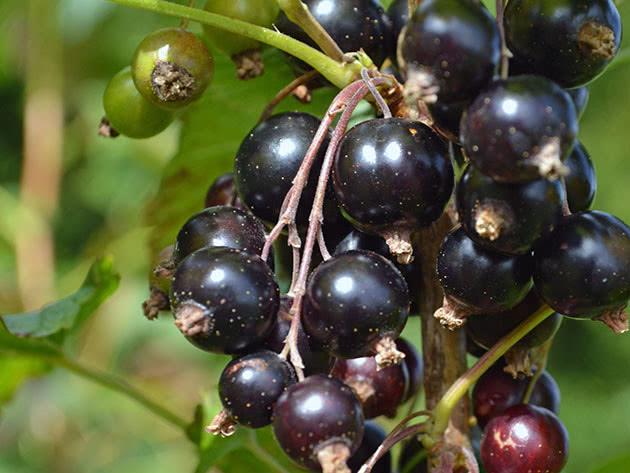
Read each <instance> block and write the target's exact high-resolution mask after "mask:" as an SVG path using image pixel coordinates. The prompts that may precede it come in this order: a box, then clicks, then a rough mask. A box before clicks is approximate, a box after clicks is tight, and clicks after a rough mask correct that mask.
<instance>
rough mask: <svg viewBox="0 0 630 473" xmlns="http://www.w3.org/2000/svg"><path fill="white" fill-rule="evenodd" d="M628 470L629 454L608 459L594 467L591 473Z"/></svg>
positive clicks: (617, 472) (620, 472)
mask: <svg viewBox="0 0 630 473" xmlns="http://www.w3.org/2000/svg"><path fill="white" fill-rule="evenodd" d="M627 471H630V455H624V456H622V457H617V458H615V459H613V460H610V461H609V462H608V463H606V465H604V466H602V467H599V468H596V469H595V470H593V471H592V472H591V473H622V472H627Z"/></svg>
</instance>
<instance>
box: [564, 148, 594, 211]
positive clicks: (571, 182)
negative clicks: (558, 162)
mask: <svg viewBox="0 0 630 473" xmlns="http://www.w3.org/2000/svg"><path fill="white" fill-rule="evenodd" d="M564 164H565V165H566V167H567V168H569V174H568V175H566V176H565V177H564V183H565V185H566V186H567V201H568V204H569V209H570V210H571V212H573V213H575V212H581V211H582V210H588V209H589V207H590V206H591V204H592V203H593V199H594V198H595V193H596V192H597V176H596V175H595V167H594V166H593V161H592V160H591V156H590V155H589V154H588V151H586V148H584V145H582V143H580V142H579V141H578V142H577V143H576V144H575V148H573V151H572V152H571V154H570V155H569V157H568V158H567V159H566V160H565V161H564Z"/></svg>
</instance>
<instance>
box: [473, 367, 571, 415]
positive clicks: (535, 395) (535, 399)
mask: <svg viewBox="0 0 630 473" xmlns="http://www.w3.org/2000/svg"><path fill="white" fill-rule="evenodd" d="M531 380H532V378H522V379H521V378H517V379H514V378H513V377H512V375H510V374H508V373H506V372H505V371H503V366H502V365H500V364H499V365H494V366H493V367H492V368H490V369H489V370H488V371H486V372H485V373H484V374H483V375H482V376H481V378H479V381H477V383H476V384H475V387H474V389H473V392H472V404H473V410H474V413H475V417H476V418H477V421H478V422H479V425H480V426H481V427H483V426H485V425H486V424H487V423H488V422H489V421H490V420H491V419H493V418H494V417H496V416H498V415H501V414H502V413H503V411H505V410H506V409H507V408H508V407H512V406H515V405H517V404H521V403H522V402H523V396H525V393H526V392H527V389H528V387H529V384H530V382H531ZM529 404H532V405H534V406H539V407H544V408H545V409H548V410H550V411H551V412H553V413H554V414H557V413H558V409H559V408H560V389H559V388H558V384H557V383H556V381H555V380H554V379H553V378H552V377H551V375H550V374H549V373H548V372H547V371H543V372H542V374H541V375H540V377H539V378H538V380H537V381H536V384H535V385H534V389H533V390H532V394H531V396H530V398H529Z"/></svg>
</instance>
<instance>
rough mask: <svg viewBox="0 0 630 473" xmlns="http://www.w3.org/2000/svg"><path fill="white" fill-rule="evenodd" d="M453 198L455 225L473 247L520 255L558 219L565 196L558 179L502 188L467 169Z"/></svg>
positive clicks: (478, 172)
mask: <svg viewBox="0 0 630 473" xmlns="http://www.w3.org/2000/svg"><path fill="white" fill-rule="evenodd" d="M456 196H457V212H458V214H459V221H460V222H461V223H462V226H463V227H464V230H466V234H467V235H468V236H469V237H470V238H472V239H473V240H474V241H475V243H478V244H479V245H482V246H485V247H487V248H491V249H493V250H497V251H503V252H506V253H512V254H523V253H526V252H528V251H529V250H530V248H531V247H532V245H533V244H534V242H535V241H536V240H537V239H538V238H539V237H540V236H541V235H542V234H543V233H545V232H547V231H549V230H551V229H552V228H553V227H554V225H556V224H557V222H558V221H559V220H560V218H562V215H563V204H564V199H565V192H564V188H563V186H562V182H561V181H560V180H559V179H556V180H555V181H548V180H546V179H536V180H534V181H528V182H523V183H513V184H503V183H500V182H495V181H493V180H492V179H491V178H490V177H488V176H486V175H485V174H483V173H481V172H480V171H478V170H477V169H475V168H474V167H473V166H471V165H468V166H467V167H466V169H465V170H464V173H463V174H462V176H461V178H460V180H459V182H458V183H457V192H456Z"/></svg>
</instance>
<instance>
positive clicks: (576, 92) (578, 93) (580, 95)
mask: <svg viewBox="0 0 630 473" xmlns="http://www.w3.org/2000/svg"><path fill="white" fill-rule="evenodd" d="M567 92H568V93H569V95H570V96H571V100H573V103H574V104H575V109H576V111H577V116H578V118H580V117H581V116H582V114H583V113H584V109H585V108H586V105H587V104H588V96H589V91H588V87H586V86H585V87H578V88H577V89H569V90H567Z"/></svg>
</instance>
